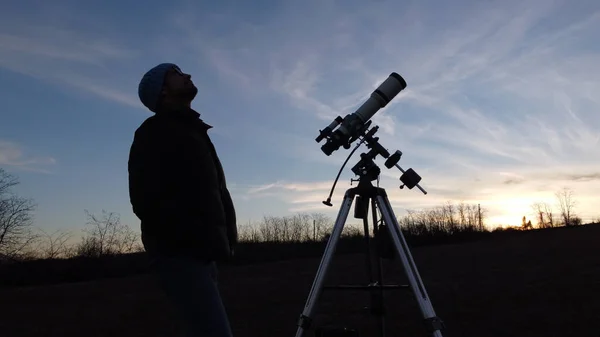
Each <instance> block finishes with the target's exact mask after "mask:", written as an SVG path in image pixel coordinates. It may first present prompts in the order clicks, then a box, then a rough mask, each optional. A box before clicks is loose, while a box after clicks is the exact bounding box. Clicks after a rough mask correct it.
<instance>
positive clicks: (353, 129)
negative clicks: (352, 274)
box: [296, 72, 444, 337]
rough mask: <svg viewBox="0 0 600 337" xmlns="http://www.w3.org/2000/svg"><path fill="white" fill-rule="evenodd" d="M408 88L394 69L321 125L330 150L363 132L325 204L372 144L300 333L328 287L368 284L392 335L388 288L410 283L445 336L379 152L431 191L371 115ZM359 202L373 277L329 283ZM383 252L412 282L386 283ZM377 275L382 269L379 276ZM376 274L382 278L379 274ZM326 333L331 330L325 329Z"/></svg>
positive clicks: (406, 179)
mask: <svg viewBox="0 0 600 337" xmlns="http://www.w3.org/2000/svg"><path fill="white" fill-rule="evenodd" d="M405 88H406V81H405V80H404V79H403V78H402V77H401V76H400V75H398V74H397V73H395V72H393V73H391V74H390V75H389V76H388V78H387V79H386V80H385V81H383V83H381V85H379V87H377V89H375V91H373V92H372V93H371V96H370V97H369V98H368V99H367V100H366V101H365V102H364V103H363V104H362V105H361V106H360V107H359V108H358V109H357V110H356V111H355V112H354V113H351V114H348V115H346V117H344V118H343V119H342V118H341V117H340V116H337V117H336V118H335V120H334V121H333V122H332V123H331V124H329V126H327V127H326V128H325V129H323V130H319V132H320V134H319V136H318V137H317V138H316V141H317V143H320V142H321V141H322V140H323V139H327V141H326V142H325V144H324V145H323V146H322V147H321V150H322V151H323V152H324V153H325V154H326V155H328V156H329V155H331V154H332V153H333V152H334V151H336V150H338V149H339V148H340V146H343V147H344V148H345V149H349V148H350V146H351V144H352V142H354V141H355V140H357V139H359V138H360V141H359V142H358V143H357V145H356V147H355V148H354V149H353V150H352V151H351V152H350V154H349V155H348V158H347V159H346V161H345V162H344V164H343V165H342V167H341V168H340V170H339V172H338V175H337V177H336V178H335V181H334V183H333V186H332V188H331V192H330V194H329V197H328V198H327V200H325V201H323V204H325V205H327V206H332V204H331V196H332V195H333V190H334V189H335V185H336V183H337V181H338V179H339V177H340V174H341V173H342V170H343V168H344V166H346V163H347V162H348V160H349V159H350V157H351V156H352V154H353V153H354V151H356V150H357V149H358V148H359V147H360V146H361V145H362V144H363V143H365V144H366V146H367V148H369V151H368V152H366V153H361V155H360V160H359V161H358V162H357V163H356V165H354V167H352V172H353V173H354V174H355V175H358V176H359V178H358V179H356V180H355V179H351V182H353V181H358V185H357V186H356V187H352V188H349V189H347V190H346V192H345V193H344V199H343V201H342V205H341V207H340V210H339V211H338V215H337V217H336V220H335V224H334V226H333V230H332V232H331V235H330V236H329V238H328V239H327V246H326V247H325V251H324V252H323V256H322V258H321V263H320V264H319V268H318V269H317V274H316V275H315V279H314V281H313V284H312V287H311V290H310V293H309V295H308V299H307V300H306V304H305V306H304V309H303V311H302V313H301V314H300V317H299V318H298V323H297V326H298V330H297V331H296V337H304V336H305V333H306V332H307V331H308V330H311V329H313V328H314V327H315V324H314V323H315V320H314V312H315V308H316V302H317V300H318V298H319V297H320V296H321V293H322V291H323V289H325V288H327V289H331V288H333V289H351V290H357V289H364V290H367V291H369V293H370V294H371V307H370V309H371V313H372V314H373V315H374V316H377V317H379V322H378V324H377V328H378V330H379V335H380V336H381V337H384V336H385V335H386V322H385V318H384V316H385V312H386V309H385V305H384V301H383V297H384V296H383V291H384V290H390V289H398V288H410V290H411V291H412V293H413V294H414V296H415V299H416V301H417V303H418V305H419V308H420V309H421V314H422V316H423V322H424V323H425V324H426V325H425V326H426V328H427V329H428V332H429V333H430V334H431V336H432V337H442V332H441V331H442V329H443V328H444V322H443V321H442V320H441V318H440V317H438V316H437V314H436V313H435V310H434V309H433V305H432V304H431V300H430V299H429V295H428V294H427V290H425V285H424V284H423V281H422V280H421V276H420V275H419V271H418V270H417V267H416V265H415V263H414V260H413V258H412V254H411V252H410V249H409V247H408V244H407V242H406V240H405V238H404V235H403V233H402V229H401V228H400V224H399V223H398V220H397V217H396V214H395V213H394V211H393V209H392V204H391V203H390V201H389V199H388V193H387V191H386V190H385V189H384V188H381V187H379V177H380V174H381V169H380V168H379V166H377V164H375V161H374V160H375V158H376V157H377V156H378V155H380V156H381V157H383V158H385V159H386V161H385V166H386V167H387V168H388V169H390V168H392V167H393V166H395V167H396V168H398V169H399V170H400V171H402V176H401V177H400V181H401V182H402V185H401V186H400V188H401V189H403V188H404V187H408V189H413V187H415V186H416V187H418V188H419V189H420V190H421V192H423V194H427V192H426V191H425V190H424V189H423V188H422V187H421V186H419V182H420V181H421V177H420V176H419V175H418V174H417V173H416V172H415V171H414V170H413V169H412V168H409V169H408V170H406V171H405V170H404V169H402V168H401V167H400V166H399V165H398V161H399V160H400V157H401V156H402V152H401V151H399V150H398V151H396V152H395V153H394V154H390V152H389V151H388V150H387V149H385V148H384V147H383V146H382V145H381V144H380V143H379V137H376V136H375V134H376V133H377V130H378V129H379V127H378V126H374V127H373V128H370V125H371V118H372V117H373V116H374V115H375V114H376V113H377V111H379V110H380V109H381V108H383V107H385V106H386V105H387V104H388V103H389V102H390V101H391V100H392V99H394V97H396V95H398V94H399V93H400V92H401V91H402V90H404V89H405ZM336 128H337V129H336ZM369 128H370V129H369ZM373 181H377V186H374V185H373ZM353 204H354V218H356V219H362V220H363V227H364V235H365V242H366V246H367V247H366V248H367V249H366V262H367V263H366V264H367V266H366V267H367V273H368V274H369V282H368V284H367V285H363V286H361V285H340V286H325V284H324V281H325V279H326V275H327V274H328V271H329V265H330V264H331V262H332V259H333V254H334V252H335V250H336V246H337V243H338V241H339V240H340V238H341V234H342V231H343V229H344V227H345V225H346V221H347V218H348V214H349V213H350V208H351V207H352V205H353ZM369 206H370V207H369ZM369 208H371V212H372V214H371V215H372V219H373V225H372V229H373V236H372V238H373V239H374V241H375V245H376V249H371V246H370V242H371V236H370V233H369V224H368V222H369V221H368V218H369V214H368V213H369ZM379 213H380V214H381V219H378V217H379ZM374 255H375V256H374ZM377 256H378V257H379V263H378V264H376V265H375V266H374V267H375V268H373V265H372V259H373V258H374V257H377ZM382 258H392V259H395V258H399V260H400V262H401V263H402V266H403V269H404V272H405V275H406V276H407V279H408V283H409V284H408V285H392V284H385V283H384V281H383V272H382V262H381V259H382ZM374 275H378V277H376V276H374ZM375 278H378V279H377V280H375ZM315 332H316V336H319V337H326V336H327V337H332V336H348V337H350V336H353V337H354V336H358V334H357V331H356V330H352V329H350V330H349V329H348V328H345V327H344V328H339V329H333V330H332V329H329V330H328V331H325V330H322V329H320V328H318V329H317V330H316V331H315ZM326 333H327V335H325V334H326ZM329 333H331V334H329Z"/></svg>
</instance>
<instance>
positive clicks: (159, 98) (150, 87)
mask: <svg viewBox="0 0 600 337" xmlns="http://www.w3.org/2000/svg"><path fill="white" fill-rule="evenodd" d="M197 93H198V89H197V88H196V86H194V83H193V82H192V80H191V76H190V75H189V74H185V73H183V72H182V71H181V69H180V68H179V67H178V66H177V65H175V64H173V63H161V64H159V65H157V66H155V67H154V68H152V69H150V70H149V71H148V72H146V74H144V76H143V77H142V80H141V81H140V84H139V87H138V95H139V97H140V100H141V101H142V103H143V104H144V105H145V106H146V107H147V108H148V109H149V110H150V111H153V112H157V110H159V109H160V108H169V107H172V108H181V107H189V105H190V103H191V102H192V100H193V99H194V98H195V97H196V94H197Z"/></svg>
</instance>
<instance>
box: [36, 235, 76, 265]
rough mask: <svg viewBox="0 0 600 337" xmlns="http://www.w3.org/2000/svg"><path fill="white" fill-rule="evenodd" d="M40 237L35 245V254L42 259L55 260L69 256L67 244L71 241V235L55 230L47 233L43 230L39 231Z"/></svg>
mask: <svg viewBox="0 0 600 337" xmlns="http://www.w3.org/2000/svg"><path fill="white" fill-rule="evenodd" d="M39 231H40V233H41V234H40V236H39V241H38V244H37V249H36V250H37V252H38V254H40V255H41V256H40V257H41V258H43V259H56V258H61V257H68V256H69V246H68V245H67V242H68V241H69V240H70V239H71V237H72V234H71V233H69V232H65V231H61V230H56V231H54V232H52V233H48V232H46V231H44V230H43V229H39Z"/></svg>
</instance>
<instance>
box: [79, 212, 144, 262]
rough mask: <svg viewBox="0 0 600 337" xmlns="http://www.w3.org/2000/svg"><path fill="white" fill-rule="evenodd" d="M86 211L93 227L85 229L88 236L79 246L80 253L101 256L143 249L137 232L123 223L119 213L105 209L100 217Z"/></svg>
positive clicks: (88, 222)
mask: <svg viewBox="0 0 600 337" xmlns="http://www.w3.org/2000/svg"><path fill="white" fill-rule="evenodd" d="M85 213H86V215H87V218H88V221H87V224H88V225H89V226H90V227H91V228H88V229H85V230H84V231H85V232H86V233H87V236H85V237H83V238H82V241H81V243H80V244H79V246H78V247H77V250H78V252H77V253H78V255H83V256H94V257H99V256H104V255H115V254H124V253H132V252H135V251H139V250H141V249H140V245H139V241H138V236H137V234H136V233H135V232H134V231H133V230H132V229H131V228H130V227H129V226H127V225H124V224H122V223H121V218H120V216H119V214H117V213H114V212H106V211H104V210H103V211H102V216H101V217H98V216H96V215H94V214H91V213H90V212H88V211H87V210H86V211H85Z"/></svg>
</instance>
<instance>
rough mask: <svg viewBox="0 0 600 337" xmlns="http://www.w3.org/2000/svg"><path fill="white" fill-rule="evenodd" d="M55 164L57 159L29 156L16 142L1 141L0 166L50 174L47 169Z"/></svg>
mask: <svg viewBox="0 0 600 337" xmlns="http://www.w3.org/2000/svg"><path fill="white" fill-rule="evenodd" d="M55 164H56V159H54V158H52V157H42V156H32V155H28V154H26V151H25V149H24V148H23V146H21V145H19V144H16V143H14V142H10V141H6V140H0V165H5V166H10V167H12V168H15V169H19V170H24V171H34V172H41V173H50V172H49V171H48V170H47V167H49V166H53V165H55Z"/></svg>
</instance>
